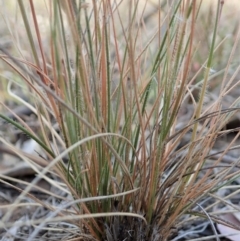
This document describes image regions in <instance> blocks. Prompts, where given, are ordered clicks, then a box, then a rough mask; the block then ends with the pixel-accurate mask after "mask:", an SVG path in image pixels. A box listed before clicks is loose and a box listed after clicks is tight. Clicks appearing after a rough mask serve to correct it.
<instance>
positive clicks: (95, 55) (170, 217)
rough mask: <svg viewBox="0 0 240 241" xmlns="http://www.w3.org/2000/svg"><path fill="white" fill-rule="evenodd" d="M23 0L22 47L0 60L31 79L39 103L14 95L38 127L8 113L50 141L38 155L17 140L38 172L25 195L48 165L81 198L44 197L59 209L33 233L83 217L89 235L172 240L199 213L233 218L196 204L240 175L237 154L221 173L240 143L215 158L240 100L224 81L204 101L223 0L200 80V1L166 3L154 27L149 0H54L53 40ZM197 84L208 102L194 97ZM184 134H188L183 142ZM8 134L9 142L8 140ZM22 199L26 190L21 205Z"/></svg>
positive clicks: (51, 6) (28, 83)
mask: <svg viewBox="0 0 240 241" xmlns="http://www.w3.org/2000/svg"><path fill="white" fill-rule="evenodd" d="M18 7H19V10H20V13H21V15H20V16H21V17H22V20H23V23H24V26H25V29H26V35H25V38H24V39H23V41H22V40H21V39H18V40H15V44H16V46H18V49H16V52H15V53H9V52H8V51H6V50H5V49H4V48H3V46H0V50H1V51H2V55H1V56H0V57H1V60H2V61H4V62H5V63H7V64H8V65H9V66H10V67H11V68H12V69H13V71H14V73H15V75H19V76H21V79H22V85H25V86H27V87H26V88H27V90H28V91H29V96H28V98H29V102H26V101H24V100H23V99H21V98H20V97H18V96H17V95H16V94H14V95H13V96H14V98H17V100H18V101H19V102H20V103H21V104H23V105H25V106H26V107H27V108H29V109H31V111H32V112H34V113H35V114H36V116H37V119H38V122H39V130H38V131H37V132H33V131H32V130H31V128H30V127H29V126H28V125H27V123H24V122H23V121H22V120H21V119H20V118H18V117H17V116H15V117H16V119H17V120H18V121H19V122H20V124H18V123H17V122H15V121H13V120H12V119H10V118H8V117H7V116H6V115H2V114H0V117H1V118H3V119H4V120H5V121H7V122H8V123H11V124H12V125H14V126H16V127H17V128H19V129H20V130H21V131H23V132H24V133H26V134H27V135H28V136H29V137H30V138H32V139H33V140H35V142H37V143H38V144H39V145H40V147H41V149H42V154H41V155H40V156H38V157H37V158H36V157H33V156H32V155H29V154H28V155H26V154H25V153H23V152H21V150H17V149H16V148H14V147H12V148H13V150H14V151H15V152H16V153H17V155H19V156H20V157H21V158H22V159H24V160H25V161H27V162H28V163H31V165H32V166H33V167H34V168H35V169H36V172H37V173H38V177H36V178H35V180H34V181H33V182H32V183H31V184H30V185H28V187H27V188H26V189H25V190H24V191H23V192H22V196H25V195H30V194H29V191H30V189H31V188H32V187H33V186H34V185H36V183H37V181H38V180H39V179H40V178H45V179H47V180H48V181H50V180H49V179H48V178H47V176H46V173H48V172H49V171H50V172H54V173H55V175H57V176H58V177H59V178H60V180H61V182H60V183H55V184H54V185H55V186H56V187H57V188H59V189H60V188H61V185H63V184H64V187H65V189H66V190H69V191H70V193H71V195H72V197H73V200H72V201H70V202H69V203H67V204H65V205H64V206H63V207H61V208H58V207H53V206H51V207H50V206H47V205H46V204H42V203H41V204H42V205H45V206H46V207H47V208H48V209H50V210H51V211H52V214H51V215H50V217H49V218H48V219H47V220H45V221H44V222H43V220H33V221H31V222H30V221H29V222H25V223H24V224H26V223H27V224H29V225H30V224H31V225H36V224H39V223H41V222H42V223H41V224H39V227H38V229H35V231H34V232H33V234H32V235H31V236H30V238H34V237H35V236H36V235H37V234H38V230H40V228H43V227H44V226H45V225H46V224H47V222H48V221H50V222H53V221H59V220H62V221H64V220H65V221H68V222H72V223H73V224H74V225H76V226H77V227H78V228H79V230H80V233H79V234H78V235H79V236H82V237H83V239H86V240H89V239H91V240H109V241H110V240H167V239H168V238H170V237H171V235H172V234H173V232H174V230H176V229H177V228H180V226H181V225H183V224H184V223H186V222H188V221H189V220H190V219H191V218H192V216H195V217H205V218H206V219H211V220H213V221H218V222H223V223H225V222H224V221H222V220H220V219H219V218H218V217H217V216H214V215H212V214H209V213H207V212H206V211H205V210H204V209H203V208H202V209H200V211H196V210H195V209H194V208H195V207H198V206H201V205H200V204H199V202H200V201H201V200H202V199H203V198H206V197H208V196H209V195H212V193H215V192H216V190H218V189H219V188H221V187H222V186H224V185H226V184H227V183H228V182H230V181H231V180H233V179H234V178H235V177H236V176H237V175H238V172H235V171H234V172H231V170H232V169H233V167H235V166H236V165H237V164H238V163H237V162H236V163H232V164H231V165H229V166H224V168H222V169H220V172H219V173H217V174H216V173H214V172H213V170H214V169H215V168H217V167H218V168H219V167H221V160H222V158H223V156H224V154H225V153H227V152H228V150H229V149H230V148H231V146H232V145H233V143H234V142H232V143H230V144H229V145H228V146H227V148H226V149H225V151H224V152H223V154H222V155H220V157H219V158H218V159H217V160H216V161H214V162H213V161H211V160H210V158H209V154H210V151H211V150H212V149H213V145H214V143H215V141H216V139H217V138H218V137H219V136H220V135H222V134H223V133H224V132H223V131H222V130H223V129H224V126H225V125H226V123H227V122H228V120H229V118H230V117H231V116H232V115H233V114H234V112H235V111H237V109H236V108H235V107H236V105H235V103H234V104H233V105H232V106H230V108H229V109H225V110H222V108H221V100H222V97H223V96H224V95H225V94H226V93H227V92H228V89H229V88H230V87H229V86H228V85H227V84H226V82H225V81H223V82H222V86H221V92H220V94H219V97H218V98H217V99H216V100H215V102H213V103H211V105H209V106H207V108H206V107H205V105H204V100H205V97H206V95H207V88H208V84H209V82H210V81H211V77H212V76H211V67H212V65H213V56H214V51H215V50H216V48H217V46H218V43H217V40H216V38H217V31H218V27H219V19H220V18H221V9H222V3H221V2H220V1H219V2H218V5H217V9H215V16H214V26H213V32H212V36H211V44H210V47H209V50H208V56H206V60H205V63H202V67H201V68H200V69H199V72H198V73H196V76H197V75H198V74H201V73H202V72H203V71H204V75H203V76H204V78H203V79H202V80H201V81H200V82H198V83H196V85H193V84H194V80H195V78H196V76H194V77H193V78H190V77H189V76H190V69H191V66H192V64H193V63H194V56H195V54H196V53H197V52H199V51H201V48H199V47H198V46H196V45H195V43H196V42H195V32H196V29H195V24H196V21H197V17H198V13H199V10H200V8H201V2H199V3H198V2H197V1H180V0H179V1H171V2H166V3H165V4H164V3H163V4H162V6H158V7H157V9H156V12H155V17H156V19H155V21H156V25H155V26H156V28H155V29H154V31H153V33H151V34H152V35H147V34H148V33H149V32H148V30H149V29H148V23H147V22H145V20H144V16H145V11H147V7H148V3H147V2H146V4H145V5H143V6H142V5H140V1H136V2H134V1H93V2H92V3H91V4H88V3H86V2H85V1H80V2H77V1H74V0H72V1H57V0H53V1H50V2H49V5H47V6H46V8H47V13H48V14H47V15H46V18H47V20H46V22H47V23H48V25H47V26H49V28H48V30H49V36H50V37H49V40H48V44H47V45H45V46H44V44H43V42H44V41H46V40H45V38H46V33H45V35H44V34H42V32H41V31H40V28H39V22H38V18H37V13H36V9H35V5H34V2H33V1H29V3H28V4H27V3H23V2H22V1H20V0H19V1H18ZM27 9H29V10H30V11H27ZM6 20H7V18H6ZM15 31H16V34H18V33H17V30H15ZM238 38H239V37H238V36H237V37H236V40H235V45H236V44H237V41H238ZM26 46H27V49H26ZM25 49H26V50H27V51H28V56H25V55H24V52H25V51H24V50H25ZM233 51H234V47H233ZM30 53H31V54H30ZM29 55H31V56H32V57H29ZM230 62H231V56H230V58H229V63H230ZM201 71H202V72H201ZM10 82H12V80H9V83H10ZM195 89H198V98H196V97H195V96H194V95H193V94H192V93H193V91H194V90H195ZM186 103H190V104H189V105H191V106H192V112H189V111H187V113H190V115H189V119H188V120H185V121H184V122H183V121H182V119H181V115H180V114H179V112H180V111H182V109H183V108H184V107H185V106H186ZM236 103H237V102H236ZM2 105H3V106H4V107H5V105H4V104H3V103H2ZM56 123H57V126H58V131H57V130H56V129H54V127H53V125H54V126H55V124H56ZM186 135H190V138H189V140H188V142H187V143H186V144H183V145H182V144H181V143H182V140H183V139H184V137H185V136H186ZM237 136H238V135H237ZM1 141H2V142H4V143H5V144H7V143H6V142H5V141H4V140H3V138H2V137H1ZM8 145H9V144H8ZM64 158H65V159H67V161H64V160H63V159H64ZM34 163H35V164H37V165H41V166H42V167H43V169H42V168H40V169H38V168H39V166H38V168H37V167H35V166H34ZM206 163H207V164H208V165H206ZM209 163H210V165H209ZM17 202H20V198H19V199H18V200H17V201H16V203H15V205H16V206H15V207H17V205H18V203H17ZM68 209H69V210H68ZM13 210H14V207H13V208H12V209H11V210H10V211H9V212H7V214H6V215H5V216H4V217H3V219H2V221H1V227H7V226H10V225H11V223H7V221H8V219H9V217H10V215H11V213H13ZM228 225H230V224H228ZM29 240H30V239H29Z"/></svg>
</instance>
